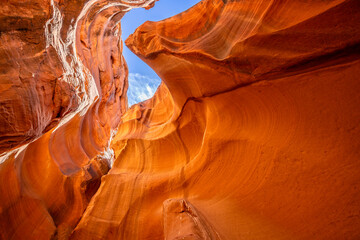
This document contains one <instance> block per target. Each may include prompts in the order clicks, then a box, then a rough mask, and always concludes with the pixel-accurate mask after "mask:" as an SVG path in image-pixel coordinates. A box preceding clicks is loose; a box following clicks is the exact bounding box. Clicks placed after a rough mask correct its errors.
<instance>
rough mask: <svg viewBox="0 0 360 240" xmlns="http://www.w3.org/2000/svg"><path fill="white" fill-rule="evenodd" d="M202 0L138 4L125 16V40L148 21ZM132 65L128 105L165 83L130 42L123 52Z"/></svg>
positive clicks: (151, 94) (123, 27) (163, 17)
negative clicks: (130, 46)
mask: <svg viewBox="0 0 360 240" xmlns="http://www.w3.org/2000/svg"><path fill="white" fill-rule="evenodd" d="M198 2H200V0H185V1H178V0H165V1H157V2H156V3H155V6H153V7H152V8H150V9H145V8H134V9H131V10H130V11H129V12H127V13H126V14H125V15H124V17H123V18H122V19H121V30H122V36H121V38H122V40H123V42H125V40H126V39H127V38H128V37H129V35H130V34H132V33H134V32H135V30H136V29H137V28H138V27H139V26H140V25H142V24H144V23H145V22H146V21H153V22H158V21H162V20H165V19H167V18H169V17H172V16H174V15H176V14H179V13H181V12H184V11H186V10H187V9H189V8H191V7H192V6H194V5H195V4H197V3H198ZM122 54H123V56H124V58H125V61H126V63H127V66H128V70H129V76H128V83H129V87H128V91H127V96H128V105H129V107H131V106H132V105H134V104H136V103H139V102H142V101H145V100H147V99H150V98H151V97H152V96H153V95H154V93H155V92H156V90H157V88H158V87H159V85H160V83H161V79H160V77H159V76H158V75H157V74H156V73H155V72H154V70H153V69H152V68H151V67H149V66H148V65H147V64H146V63H145V62H143V61H142V60H141V59H140V58H139V57H138V56H136V55H135V54H134V53H133V52H132V51H131V50H130V49H129V48H128V47H127V46H126V45H125V43H123V52H122Z"/></svg>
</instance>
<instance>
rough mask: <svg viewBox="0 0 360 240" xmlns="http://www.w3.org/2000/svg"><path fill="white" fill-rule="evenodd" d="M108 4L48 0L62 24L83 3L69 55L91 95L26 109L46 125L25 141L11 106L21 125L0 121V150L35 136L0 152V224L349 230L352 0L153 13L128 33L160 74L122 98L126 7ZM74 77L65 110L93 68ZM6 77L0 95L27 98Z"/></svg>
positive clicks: (278, 235)
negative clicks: (133, 97) (137, 98)
mask: <svg viewBox="0 0 360 240" xmlns="http://www.w3.org/2000/svg"><path fill="white" fill-rule="evenodd" d="M124 2H125V1H124ZM124 2H123V3H124ZM107 3H108V2H106V1H99V2H98V3H96V4H94V5H92V7H89V8H88V9H86V4H85V8H81V7H82V6H83V4H84V3H76V4H75V3H67V1H65V3H64V4H63V5H61V4H60V3H57V4H58V5H56V6H61V7H62V9H61V11H64V12H63V13H65V14H64V16H65V18H64V19H67V18H69V19H68V20H64V23H66V24H71V20H70V19H71V18H70V17H69V16H75V17H76V16H81V18H80V20H79V21H78V23H77V24H78V26H79V27H78V28H76V50H77V52H76V54H77V56H78V57H79V59H80V60H81V62H82V63H83V64H84V66H85V67H86V68H87V69H88V70H89V71H90V73H91V76H92V77H93V78H94V82H95V84H96V89H97V91H98V93H99V94H98V97H97V98H94V100H95V101H94V103H92V105H91V106H88V107H86V108H84V109H85V110H86V112H85V111H84V112H81V113H80V112H79V113H78V114H76V115H75V116H74V117H72V118H71V120H69V121H68V122H66V123H65V124H64V125H62V126H60V127H58V128H57V129H56V130H55V129H54V128H53V127H54V126H56V122H55V123H53V124H54V126H53V125H52V123H51V124H50V125H49V123H48V122H49V121H50V122H51V121H54V120H53V119H55V118H52V117H47V118H45V117H44V118H43V119H40V120H41V121H39V120H36V121H35V120H32V119H31V118H29V122H30V123H32V124H33V125H32V126H36V129H37V130H38V131H39V132H38V133H37V134H32V135H31V137H29V138H27V140H24V139H23V135H24V134H23V132H24V131H25V130H26V131H27V129H29V128H28V126H27V125H22V122H21V121H22V120H23V119H21V118H20V119H19V117H18V116H17V115H16V114H20V110H19V112H17V113H14V115H13V118H8V119H9V120H11V121H13V122H14V123H12V124H11V126H15V125H16V124H17V125H19V127H18V128H14V129H15V130H14V129H13V128H11V130H7V131H8V135H4V134H1V136H6V138H2V140H3V139H4V141H2V142H1V146H2V149H4V150H3V151H8V150H10V149H12V148H13V146H12V145H11V144H10V142H11V141H15V140H12V139H20V140H18V141H16V144H14V146H20V145H21V144H23V143H24V142H27V141H30V139H35V138H36V137H39V136H40V138H39V139H37V140H36V141H34V142H32V143H30V144H29V145H28V146H27V147H26V148H24V150H23V151H21V152H20V151H19V152H18V154H16V155H15V154H13V155H10V157H8V158H7V159H6V160H5V161H4V162H3V163H2V164H1V165H0V179H1V180H2V185H1V186H0V222H1V223H2V224H1V225H0V234H1V235H0V236H1V238H2V239H11V238H13V239H50V238H52V239H357V238H358V236H359V235H360V231H359V229H360V214H359V211H360V202H359V201H358V199H359V198H360V192H359V188H360V174H359V171H360V161H359V157H360V152H359V149H360V129H359V126H360V109H359V106H360V94H359V90H360V82H359V81H358V74H359V71H360V61H359V56H360V55H359V41H360V31H359V30H358V23H359V22H360V14H359V12H360V11H359V10H360V9H359V8H360V5H359V3H358V1H357V0H334V1H315V2H312V3H305V2H304V1H298V0H295V1H261V0H256V1H225V0H203V1H202V2H200V3H199V4H197V5H196V6H194V7H193V8H191V9H189V10H188V11H186V12H184V13H182V14H179V15H177V16H174V17H172V18H169V19H166V20H163V21H160V22H147V23H145V24H143V25H142V26H140V27H139V28H138V29H137V30H136V32H135V33H134V34H133V35H131V36H130V37H129V39H127V41H126V44H127V45H128V46H129V47H130V48H131V49H132V50H133V51H134V52H135V53H136V54H137V55H138V56H139V57H141V58H142V59H143V60H144V61H145V62H146V63H148V64H149V65H150V66H151V67H152V68H153V69H154V70H155V71H156V72H157V73H158V75H159V76H160V77H161V79H162V81H163V82H162V84H161V86H160V87H159V89H158V90H157V92H156V94H155V96H154V97H153V98H152V99H150V100H147V101H145V102H143V103H139V104H138V105H135V106H133V107H132V108H130V109H128V110H127V109H126V105H125V102H126V94H125V91H126V88H127V82H126V75H127V69H126V64H125V63H124V60H123V58H122V56H121V47H120V48H119V47H118V46H119V45H118V44H119V43H120V40H119V36H118V34H117V33H116V32H115V30H116V29H120V26H119V25H117V20H119V19H120V18H121V17H122V14H123V10H124V9H123V6H112V7H109V8H104V9H103V7H104V6H106V4H107ZM143 3H145V5H141V4H143ZM133 4H134V5H133V6H135V5H136V4H137V5H136V6H142V7H148V6H151V5H146V4H151V2H150V1H149V2H146V1H140V2H133ZM34 6H37V5H34ZM81 9H86V11H85V12H82V11H81ZM99 9H103V11H99ZM29 11H33V10H31V9H30V10H29ZM53 11H54V10H53ZM67 11H69V16H66V15H67V13H68V12H67ZM2 14H3V13H2ZM47 14H48V15H49V16H48V17H47V18H44V19H49V18H50V17H51V16H53V15H51V16H50V14H49V13H47ZM72 14H74V15H72ZM82 14H83V15H82ZM6 16H7V15H6ZM5 19H6V18H5ZM9 19H10V18H9ZM66 24H65V25H66ZM67 26H69V25H67ZM118 31H119V30H118ZM67 32H68V31H67V30H63V31H62V34H63V35H64V36H66V34H67ZM8 34H10V33H7V34H5V35H4V36H5V37H7V36H8ZM9 36H10V35H9ZM1 37H3V35H1ZM27 41H28V40H24V42H25V43H27ZM43 42H44V40H43ZM15 43H16V42H14V44H15ZM9 44H10V43H9ZM9 44H8V45H4V47H2V46H1V48H0V49H8V48H9V46H12V45H9ZM29 44H30V43H29ZM14 46H15V45H14ZM14 46H13V47H12V48H13V49H15V47H14ZM17 46H18V45H17ZM45 47H46V46H44V43H43V46H42V48H45ZM45 49H46V50H45V52H47V54H50V53H49V52H50V51H53V53H52V54H53V55H52V57H51V58H50V59H51V61H57V62H59V63H58V64H61V55H56V51H55V50H56V49H55V48H54V49H55V50H54V49H52V47H51V46H50V47H48V48H45ZM7 51H8V52H9V50H7ZM114 53H115V54H114ZM31 54H33V53H31ZM31 54H30V53H29V55H31ZM8 56H9V57H8V59H15V56H12V55H9V54H8ZM70 57H71V56H70ZM53 58H54V59H53ZM14 61H15V60H14ZM49 61H50V60H49ZM31 62H32V63H33V64H35V65H37V64H39V63H38V60H37V59H32V60H31ZM47 64H48V63H47ZM14 66H15V65H14ZM77 66H78V65H76V64H75V65H71V66H70V69H72V67H75V69H76V67H77ZM1 69H7V71H9V72H10V70H11V72H12V74H13V75H14V74H15V75H16V74H19V71H18V70H16V69H15V68H14V67H13V68H11V67H10V66H7V67H1ZM65 70H66V69H65ZM54 71H55V70H54ZM57 71H58V72H60V73H61V72H62V69H61V68H59V69H58V70H57ZM77 71H79V69H78V70H77ZM40 72H42V74H45V75H46V74H47V73H46V71H45V72H44V71H40ZM52 73H53V72H52ZM85 73H87V72H86V71H85ZM85 73H84V74H85ZM9 74H10V73H9ZM85 75H86V74H85ZM9 76H10V75H9ZM51 76H53V75H51ZM59 77H60V76H58V75H54V79H56V80H54V81H56V82H60V83H63V82H64V81H61V80H59ZM42 79H44V78H42ZM82 80H83V81H84V82H85V83H87V85H86V84H85V86H84V89H83V90H84V91H83V92H78V91H77V90H74V89H76V88H74V85H72V83H71V84H68V85H66V84H65V85H61V84H60V83H59V84H60V85H59V87H58V89H59V90H58V95H57V96H58V97H59V98H60V99H62V100H61V101H60V102H61V104H63V105H67V106H71V107H68V108H67V109H68V110H66V111H65V112H64V114H60V115H59V116H58V119H59V120H60V121H63V119H66V116H67V114H71V112H74V111H75V112H76V111H77V110H76V109H77V108H78V106H80V107H81V104H82V103H83V102H84V99H86V97H88V98H89V99H90V97H89V96H91V91H90V90H91V89H93V88H92V87H93V86H92V85H91V83H92V82H91V81H90V80H91V79H88V78H87V77H85V78H84V79H82ZM44 81H45V79H44ZM45 82H46V83H47V84H49V83H48V82H49V81H45ZM82 83H83V82H81V84H82ZM9 84H10V85H9ZM9 84H8V85H6V84H5V85H4V86H2V88H1V89H2V90H3V92H2V93H1V95H0V96H1V98H0V99H1V101H3V99H5V100H6V101H8V100H9V99H14V100H12V101H9V103H11V104H10V105H9V106H11V107H12V108H13V109H16V108H17V106H19V104H20V105H21V104H25V105H26V104H27V103H23V102H24V100H23V99H21V98H20V99H17V98H15V96H16V94H15V93H12V94H10V93H8V91H10V90H11V91H13V85H12V84H13V83H12V82H10V83H9ZM29 86H33V83H32V82H30V83H29ZM24 89H27V90H26V91H30V90H29V89H28V88H24ZM51 89H53V88H51ZM51 91H53V90H51ZM71 91H74V93H76V94H78V95H79V97H78V98H77V99H78V101H77V102H76V103H75V101H73V102H72V100H71V97H72V95H71V94H70V92H71ZM5 93H6V94H5ZM33 94H34V96H35V95H39V96H43V95H42V94H39V93H38V92H37V91H34V93H33ZM76 94H75V95H76ZM83 95H84V96H83ZM81 96H83V98H82V97H81ZM31 100H33V98H31ZM34 101H35V100H34ZM56 101H57V100H55V99H54V100H51V101H50V100H49V102H50V103H51V104H54V106H55V105H56ZM61 104H60V105H61ZM40 105H41V104H40ZM58 105H59V104H58ZM41 106H43V105H41ZM44 106H47V105H44ZM75 106H76V107H75ZM49 108H50V107H49ZM52 108H53V107H51V108H50V109H52ZM2 109H5V108H2ZM21 109H26V107H24V108H21ZM21 111H22V110H21ZM24 111H25V110H24ZM67 111H69V113H67ZM7 112H10V111H7ZM21 114H23V113H21ZM25 115H26V114H25ZM31 116H35V115H31ZM41 116H45V115H41ZM69 116H70V115H69ZM44 119H46V121H45V120H44ZM34 121H35V122H34ZM35 123H36V124H35ZM39 123H41V124H40V125H41V126H45V127H39V126H40V125H39ZM1 124H2V125H1V127H2V129H5V130H6V127H4V126H10V125H5V122H4V123H3V122H1ZM47 125H49V126H48V127H46V126H47ZM20 127H21V129H20ZM115 128H117V133H116V134H114V136H113V138H112V140H111V135H112V130H114V129H115ZM5 130H3V131H5ZM11 131H15V132H16V134H17V135H18V136H21V137H19V138H9V137H7V136H13V135H11V134H13V133H12V132H11ZM5 132H6V131H5ZM42 132H44V134H42ZM14 136H15V135H14ZM109 140H111V144H109ZM10 145H11V146H10ZM110 148H112V149H113V156H112V155H111V153H112V151H111V149H110ZM104 150H106V151H104ZM113 160H114V162H113V165H112V161H113ZM110 168H111V169H110ZM109 169H110V170H109ZM100 178H101V182H100Z"/></svg>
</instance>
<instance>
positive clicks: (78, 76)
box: [0, 0, 155, 167]
mask: <svg viewBox="0 0 360 240" xmlns="http://www.w3.org/2000/svg"><path fill="white" fill-rule="evenodd" d="M101 1H103V0H90V1H88V2H87V3H86V4H85V5H84V7H83V9H82V10H81V12H80V14H79V16H78V17H77V18H76V21H75V23H74V25H70V26H69V30H68V32H67V36H66V40H65V42H64V41H63V39H62V38H61V34H60V33H61V29H62V25H63V15H62V13H61V12H60V10H59V9H58V8H57V6H56V5H55V3H54V0H50V3H51V6H52V10H53V13H52V17H51V18H50V19H49V20H48V21H47V22H46V23H45V38H46V49H47V48H49V47H50V46H52V47H53V48H54V49H55V51H56V53H57V55H58V57H59V59H60V61H61V63H62V68H63V71H64V74H63V76H62V78H61V80H62V81H65V82H67V83H68V84H70V86H72V87H73V89H74V90H75V93H76V97H77V98H78V100H79V103H80V104H79V107H78V108H77V109H76V110H75V111H73V112H71V113H69V114H67V115H66V116H64V117H63V118H62V119H61V121H60V123H59V124H58V126H57V127H56V128H55V130H54V131H56V130H57V129H58V128H59V127H60V126H62V125H64V124H65V123H67V122H69V121H70V120H71V119H72V118H73V117H74V116H75V115H76V114H78V113H79V114H80V115H83V114H85V113H86V112H87V110H88V109H89V107H90V106H91V104H92V103H93V102H94V101H95V99H96V98H97V97H98V96H99V92H98V89H97V87H96V83H95V80H94V78H93V76H92V75H91V73H90V71H89V69H87V68H86V67H85V66H84V64H83V63H82V62H81V60H80V58H79V57H78V56H77V53H76V32H77V31H76V30H77V28H78V23H79V21H80V20H81V19H82V18H83V17H84V16H85V15H86V13H87V12H88V11H89V10H90V8H91V7H93V6H94V4H95V3H98V2H101ZM153 2H155V0H134V1H131V0H120V1H117V2H111V3H109V4H107V5H105V6H104V7H103V8H101V9H100V10H99V11H98V13H99V12H101V11H103V10H105V9H107V8H110V7H124V8H123V9H122V10H121V11H124V12H128V11H130V10H131V9H133V8H145V7H148V6H149V5H150V4H152V3H153ZM71 23H73V19H72V20H71ZM116 34H117V33H116ZM67 59H70V63H69V62H68V60H67ZM86 86H87V87H86ZM81 95H83V96H82V97H80V96H81ZM115 133H116V131H115V130H112V132H111V136H110V139H109V142H108V144H107V147H106V148H105V149H104V151H103V152H102V153H101V154H99V155H98V156H99V157H101V158H103V159H106V160H107V161H108V163H109V165H110V166H111V167H112V165H113V161H114V151H113V149H111V148H110V142H111V140H112V138H113V136H114V135H115ZM27 146H28V144H25V145H23V146H21V147H18V148H16V149H13V150H11V151H8V152H5V153H2V154H0V164H1V163H3V162H4V161H6V159H8V158H9V157H10V156H11V155H12V154H15V157H17V156H18V154H20V153H21V152H22V151H23V150H24V149H25V148H26V147H27Z"/></svg>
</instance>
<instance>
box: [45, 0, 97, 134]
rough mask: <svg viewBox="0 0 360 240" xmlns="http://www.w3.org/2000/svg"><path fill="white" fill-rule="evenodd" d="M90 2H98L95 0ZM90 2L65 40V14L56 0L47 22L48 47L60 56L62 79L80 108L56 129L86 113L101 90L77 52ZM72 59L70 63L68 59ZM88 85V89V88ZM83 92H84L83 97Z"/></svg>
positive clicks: (64, 118)
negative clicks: (80, 28) (79, 29)
mask: <svg viewBox="0 0 360 240" xmlns="http://www.w3.org/2000/svg"><path fill="white" fill-rule="evenodd" d="M90 2H96V1H95V0H93V1H90ZM90 2H87V3H86V4H85V6H84V8H83V9H82V11H81V13H80V14H79V16H78V17H77V19H76V21H75V24H74V25H73V26H72V25H70V26H69V30H68V32H67V36H66V40H65V42H64V41H63V40H62V38H61V34H60V33H61V28H62V25H63V16H62V14H61V12H60V10H59V9H58V8H57V7H56V5H55V3H54V0H51V6H52V8H53V16H52V18H50V19H49V20H48V21H47V22H46V23H45V37H46V48H48V47H50V46H52V47H53V48H54V49H55V51H56V53H57V54H58V56H59V59H60V61H61V63H62V67H63V71H64V73H63V76H62V78H61V80H62V81H65V82H67V83H68V84H69V85H70V86H72V88H73V90H74V91H75V93H76V97H77V98H78V102H79V106H78V108H77V109H76V110H75V111H73V112H71V113H69V114H67V115H66V116H64V117H63V118H62V119H61V121H60V122H59V124H58V126H57V127H56V128H55V130H54V131H56V130H57V129H58V128H59V127H60V126H62V125H64V124H65V123H67V122H68V121H70V120H71V119H72V118H73V117H74V116H75V115H76V114H78V113H80V115H83V114H85V113H86V111H87V110H88V108H89V107H90V105H91V104H92V103H93V102H94V100H95V99H96V97H98V96H99V92H98V90H97V87H96V83H95V80H94V78H93V76H92V75H91V73H90V71H89V70H88V69H87V68H86V67H85V66H84V65H83V63H82V62H81V60H80V58H79V57H78V55H77V53H76V29H77V27H78V22H79V20H80V19H81V18H82V17H83V16H84V15H85V12H86V11H87V10H88V9H89V8H90V6H91V5H90ZM67 59H70V63H69V62H68V61H67ZM86 86H87V89H86ZM81 94H83V96H82V97H80V96H81Z"/></svg>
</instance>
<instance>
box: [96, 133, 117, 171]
mask: <svg viewBox="0 0 360 240" xmlns="http://www.w3.org/2000/svg"><path fill="white" fill-rule="evenodd" d="M116 133H117V129H114V130H111V135H110V138H109V141H108V143H107V145H106V147H105V149H104V151H103V152H102V153H99V154H98V157H99V158H101V159H103V160H105V161H106V162H107V163H108V166H109V167H110V168H112V167H113V164H114V161H115V153H114V149H112V148H111V147H110V144H111V141H112V139H113V138H114V137H115V135H116Z"/></svg>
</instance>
